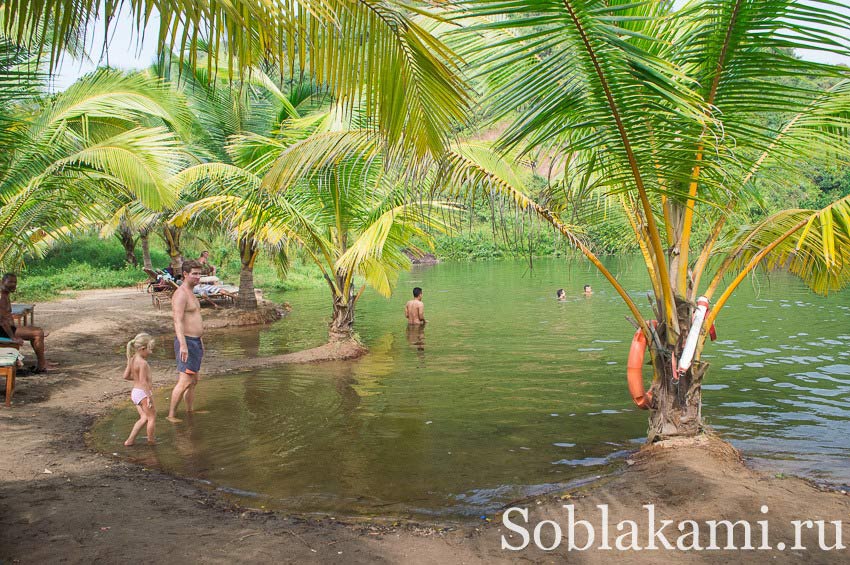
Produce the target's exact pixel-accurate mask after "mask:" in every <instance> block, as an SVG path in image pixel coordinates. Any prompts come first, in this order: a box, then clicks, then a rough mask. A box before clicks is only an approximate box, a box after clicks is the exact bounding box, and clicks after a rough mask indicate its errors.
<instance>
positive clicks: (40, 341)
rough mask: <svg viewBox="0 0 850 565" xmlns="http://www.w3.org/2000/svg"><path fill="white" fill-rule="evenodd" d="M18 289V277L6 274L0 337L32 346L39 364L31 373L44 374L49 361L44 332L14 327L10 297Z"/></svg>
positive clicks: (0, 295) (0, 288) (0, 296)
mask: <svg viewBox="0 0 850 565" xmlns="http://www.w3.org/2000/svg"><path fill="white" fill-rule="evenodd" d="M17 289H18V276H17V275H16V274H15V273H6V274H5V275H3V280H2V281H0V337H8V338H9V339H11V340H12V341H14V342H15V343H17V344H18V345H23V343H24V340H27V341H29V342H30V343H31V344H32V349H33V351H35V356H36V359H38V364H37V365H36V366H34V367H33V368H32V369H31V371H32V372H33V373H44V372H45V371H47V361H46V360H45V359H44V330H43V329H41V328H37V327H35V326H22V327H20V328H16V327H15V326H14V325H12V321H13V320H12V300H11V298H9V295H10V294H11V293H13V292H15V291H16V290H17Z"/></svg>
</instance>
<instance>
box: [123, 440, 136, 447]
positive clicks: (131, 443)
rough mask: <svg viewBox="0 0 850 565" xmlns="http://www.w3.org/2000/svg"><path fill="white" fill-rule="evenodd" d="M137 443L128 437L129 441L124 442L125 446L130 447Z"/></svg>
mask: <svg viewBox="0 0 850 565" xmlns="http://www.w3.org/2000/svg"><path fill="white" fill-rule="evenodd" d="M135 443H136V442H135V441H133V440H129V439H128V440H127V441H125V442H124V446H125V447H130V446H131V445H134V444H135Z"/></svg>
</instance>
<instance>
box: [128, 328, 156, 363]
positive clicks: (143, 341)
mask: <svg viewBox="0 0 850 565" xmlns="http://www.w3.org/2000/svg"><path fill="white" fill-rule="evenodd" d="M153 342H154V339H153V338H152V337H151V336H150V335H149V334H146V333H140V334H138V335H137V336H136V337H134V338H133V339H131V340H130V341H128V342H127V359H128V360H129V359H131V358H132V357H133V355H135V354H136V352H137V351H138V350H140V349H144V348H146V347H147V348H148V349H150V347H151V346H152V345H153Z"/></svg>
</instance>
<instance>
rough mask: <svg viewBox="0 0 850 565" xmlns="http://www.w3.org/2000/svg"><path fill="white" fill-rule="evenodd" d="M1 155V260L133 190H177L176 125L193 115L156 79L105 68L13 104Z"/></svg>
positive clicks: (66, 230) (160, 197)
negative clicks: (173, 181) (172, 180)
mask: <svg viewBox="0 0 850 565" xmlns="http://www.w3.org/2000/svg"><path fill="white" fill-rule="evenodd" d="M5 119H6V122H5V124H4V126H5V127H4V129H3V134H2V136H3V137H4V138H8V139H12V140H13V143H11V144H9V145H7V146H6V147H5V150H4V151H3V153H2V155H0V241H2V247H0V263H2V264H4V265H8V266H18V265H20V263H21V261H22V260H23V256H24V255H25V254H28V253H29V254H32V253H39V252H40V251H41V250H43V248H44V244H45V242H49V241H52V240H54V239H56V238H67V237H68V235H69V234H71V233H73V232H74V231H77V230H80V229H89V228H90V227H91V226H92V225H93V224H94V223H96V222H102V221H104V220H106V219H107V218H109V217H110V216H111V215H112V214H113V213H114V210H115V208H116V207H119V206H120V205H121V202H122V201H124V200H127V199H134V200H138V201H139V202H140V203H142V204H143V205H144V206H146V207H148V208H157V207H161V206H164V205H167V204H169V203H171V202H173V201H174V200H175V195H174V194H173V192H172V190H171V187H170V186H169V185H168V183H167V179H168V178H169V177H170V176H171V175H172V174H173V173H174V172H176V170H178V169H179V168H180V167H181V166H182V161H183V157H182V153H183V152H182V149H181V148H182V144H181V143H180V140H179V139H178V138H177V136H176V135H175V134H174V133H173V131H185V128H186V127H188V125H189V123H190V120H189V116H188V114H187V112H186V109H185V107H184V106H182V105H181V103H180V101H179V99H178V98H176V97H174V96H173V95H172V94H171V93H169V92H168V89H167V88H166V87H165V86H164V85H163V84H162V83H161V82H159V81H154V80H151V79H147V78H145V77H143V76H141V75H126V74H123V73H117V72H114V71H108V70H104V71H99V72H96V73H94V74H92V75H90V76H87V77H85V78H83V79H81V80H80V81H78V82H77V83H75V84H74V85H72V86H71V87H70V88H69V89H68V90H66V91H65V92H63V93H61V94H59V95H56V96H55V97H53V98H52V99H48V100H45V101H44V102H42V103H39V104H37V105H33V104H32V103H18V104H14V105H11V107H7V112H6V113H5Z"/></svg>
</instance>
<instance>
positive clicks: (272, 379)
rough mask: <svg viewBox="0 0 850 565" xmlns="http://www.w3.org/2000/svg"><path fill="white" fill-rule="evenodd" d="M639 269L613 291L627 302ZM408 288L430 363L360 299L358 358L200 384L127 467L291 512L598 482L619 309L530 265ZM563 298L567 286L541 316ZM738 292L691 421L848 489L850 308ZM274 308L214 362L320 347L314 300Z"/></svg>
mask: <svg viewBox="0 0 850 565" xmlns="http://www.w3.org/2000/svg"><path fill="white" fill-rule="evenodd" d="M639 274H640V272H639V271H637V270H636V271H634V272H627V274H626V275H624V276H622V277H621V282H623V283H624V284H625V285H626V287H627V288H628V289H629V291H630V292H631V293H632V294H634V295H635V296H636V297H640V296H645V293H646V290H647V289H648V283H647V282H646V281H645V280H643V279H642V278H641V277H640V276H639ZM411 276H416V277H417V280H416V284H422V285H423V286H427V287H428V288H429V289H431V294H430V296H431V297H432V298H431V300H430V302H429V324H428V326H427V332H428V341H427V363H426V345H425V327H412V328H411V327H407V326H403V325H401V324H399V323H398V311H399V309H400V304H403V301H404V297H401V296H399V297H398V298H393V299H392V300H384V299H382V298H380V297H377V296H374V295H369V294H368V293H367V294H366V295H365V296H364V299H363V302H362V305H361V307H360V310H359V311H358V319H357V324H358V331H359V332H361V337H362V338H363V340H364V341H365V342H366V343H367V344H368V346H369V347H370V354H369V355H367V356H366V357H363V358H362V359H360V360H357V361H355V362H350V363H331V364H322V365H308V366H294V367H279V368H274V369H264V370H262V371H255V372H249V373H244V374H238V375H231V376H228V377H224V378H215V379H209V380H206V381H205V382H204V388H203V390H201V391H200V395H199V403H200V404H199V408H201V409H204V410H207V411H208V413H207V414H199V415H197V416H196V417H195V418H194V420H193V421H191V422H185V423H183V424H179V425H177V426H171V425H167V426H166V425H160V426H158V430H157V431H158V433H159V434H160V437H159V440H160V445H159V446H158V447H157V448H156V450H154V451H152V452H143V451H141V450H139V451H130V450H124V451H122V452H124V453H128V454H130V453H132V454H134V455H135V454H137V453H139V454H141V453H144V454H145V455H141V456H142V457H153V455H151V453H152V454H156V457H158V459H159V462H160V464H161V465H162V466H163V467H165V468H166V469H169V470H171V471H173V472H176V473H180V474H186V475H192V476H196V477H200V478H203V479H206V480H210V481H212V482H213V483H214V484H216V485H218V486H220V487H222V488H225V489H229V490H230V491H234V492H243V493H254V494H252V496H256V497H258V498H260V499H261V500H262V501H263V502H262V503H263V504H266V505H270V506H272V507H278V508H284V509H288V510H298V511H310V510H320V511H328V512H381V513H386V512H395V513H405V512H417V513H438V514H466V515H477V514H480V513H482V512H488V511H490V510H492V509H493V508H496V507H498V506H500V505H501V504H504V503H506V502H508V501H511V500H515V499H518V498H521V497H523V496H526V495H529V494H534V493H538V492H541V491H545V490H547V489H552V488H555V487H557V485H560V484H564V483H567V482H570V481H573V480H576V479H579V478H581V477H586V476H588V475H591V474H599V473H601V472H604V471H605V469H607V468H609V466H611V465H617V464H618V461H619V458H621V457H622V456H623V454H624V453H625V452H626V451H627V450H629V449H634V448H635V447H636V445H637V443H636V442H639V441H640V440H641V438H642V437H644V435H645V432H646V415H645V413H641V412H639V411H637V410H635V409H634V407H633V405H632V403H631V401H630V399H629V396H628V392H627V389H626V386H625V377H624V374H623V371H624V364H625V363H624V362H625V357H626V355H627V353H628V343H629V341H630V339H631V333H632V332H631V328H630V327H629V326H628V325H627V324H626V323H625V322H624V321H623V315H624V314H625V313H626V311H625V308H624V307H623V306H622V303H621V302H620V301H619V299H618V297H617V296H616V295H614V293H612V292H610V291H608V290H607V289H606V288H605V287H604V286H602V285H601V284H599V283H596V281H594V283H595V284H594V287H596V288H595V293H594V296H593V300H585V299H584V298H583V297H581V296H580V295H579V293H580V289H581V284H584V283H586V282H587V281H588V279H592V277H590V276H589V275H588V273H587V272H585V271H575V272H574V271H573V270H571V269H569V268H568V266H567V265H565V264H563V263H558V262H542V261H538V262H536V268H535V274H534V275H531V276H529V274H528V273H527V272H526V269H525V266H524V265H523V266H522V267H517V266H516V265H513V264H511V263H497V264H483V265H440V266H438V267H435V268H433V269H431V270H428V271H419V272H417V273H415V275H411ZM411 282H412V281H409V282H408V284H410V283H411ZM402 284H404V280H403V281H402ZM556 285H557V286H556ZM561 286H563V287H569V288H572V289H574V290H573V291H572V292H570V291H568V295H569V296H570V298H569V299H568V300H567V301H565V302H561V303H557V304H553V302H552V297H551V289H552V288H558V287H561ZM481 288H488V289H490V291H491V292H489V293H487V295H486V296H484V295H483V294H484V293H481V292H479V290H480V289H481ZM742 290H743V292H741V293H740V294H739V295H738V296H736V297H735V298H733V300H732V302H731V303H730V307H729V310H728V311H724V316H723V317H722V318H721V319H720V323H719V324H718V327H717V329H718V332H719V334H720V338H721V339H720V341H718V342H716V343H715V344H712V345H710V346H709V348H708V350H707V351H706V355H705V357H706V358H707V359H709V360H710V361H711V362H712V369H711V371H710V373H709V376H708V380H707V382H706V384H705V386H704V390H705V395H704V400H705V409H704V410H703V414H704V417H705V418H706V420H707V421H708V423H709V424H711V425H713V426H714V427H715V428H716V429H718V430H719V431H721V432H722V433H723V434H724V437H726V438H728V439H730V440H732V442H733V443H734V444H735V445H737V446H738V447H740V448H742V449H743V450H744V451H745V453H746V454H747V455H748V456H751V457H754V458H755V459H756V462H757V463H759V464H762V465H765V466H766V467H767V468H769V469H771V470H774V471H782V472H797V473H802V474H805V475H807V476H812V477H818V478H826V479H829V480H831V481H834V482H845V483H847V482H850V469H848V467H847V465H846V460H847V457H848V456H850V335H848V332H847V330H846V328H847V327H850V326H848V321H850V306H848V303H850V297H848V296H846V295H837V296H831V297H829V298H827V299H822V298H817V297H811V296H810V295H808V294H807V291H805V289H803V288H802V287H801V286H800V285H799V284H797V283H796V282H795V281H794V280H792V279H790V278H789V279H782V284H779V283H778V282H777V281H774V284H772V285H771V286H770V287H769V292H768V291H767V290H765V291H763V292H762V293H761V294H760V295H756V294H755V293H754V292H753V291H752V289H742ZM493 297H501V299H500V300H499V301H498V304H496V303H494V299H493ZM802 297H805V298H802ZM286 299H287V301H289V302H291V303H293V304H294V306H295V308H294V310H293V314H292V317H290V318H288V319H287V320H285V321H284V322H282V323H280V324H276V325H273V326H271V327H267V328H263V329H262V330H260V331H257V330H240V331H235V332H228V334H227V335H221V336H211V338H210V347H211V348H213V349H215V351H216V353H219V354H222V355H228V356H233V357H240V356H246V355H247V356H257V355H260V356H262V355H271V354H274V353H280V352H286V351H292V350H297V349H303V348H305V347H310V346H313V345H317V344H318V343H321V342H322V340H323V339H324V333H325V331H326V325H325V321H326V320H325V318H326V316H327V304H326V297H325V296H324V291H323V290H321V291H315V292H312V291H311V292H304V293H299V294H298V295H295V296H293V294H289V295H288V296H287V298H286ZM644 302H645V301H644ZM753 330H755V331H753ZM162 394H167V392H163V393H162ZM157 402H160V405H164V404H163V402H164V400H162V399H158V400H157ZM134 418H135V416H134V412H130V410H129V409H128V410H122V411H119V412H118V413H116V414H115V415H114V416H112V417H111V418H109V419H107V420H106V421H104V422H102V423H101V424H99V426H98V428H97V429H96V430H95V436H96V438H97V441H98V443H99V444H100V445H101V446H102V449H104V450H107V451H109V452H112V451H116V445H118V444H119V443H120V441H119V440H120V439H123V437H124V436H126V430H127V429H129V426H130V425H131V424H132V420H133V419H134ZM118 449H123V448H118ZM145 464H154V463H147V462H146V463H145ZM252 503H256V501H254V502H252Z"/></svg>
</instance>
